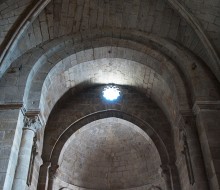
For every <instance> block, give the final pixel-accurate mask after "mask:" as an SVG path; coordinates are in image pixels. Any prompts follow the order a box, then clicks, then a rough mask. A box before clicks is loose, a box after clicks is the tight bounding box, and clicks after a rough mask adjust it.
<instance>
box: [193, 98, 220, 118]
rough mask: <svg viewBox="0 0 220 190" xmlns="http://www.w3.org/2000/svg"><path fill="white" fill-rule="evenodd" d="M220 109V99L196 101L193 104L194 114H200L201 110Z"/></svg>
mask: <svg viewBox="0 0 220 190" xmlns="http://www.w3.org/2000/svg"><path fill="white" fill-rule="evenodd" d="M213 110H220V101H196V102H195V103H194V105H193V112H194V114H196V115H197V114H199V112H201V111H213Z"/></svg>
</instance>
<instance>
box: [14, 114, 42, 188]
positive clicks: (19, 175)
mask: <svg viewBox="0 0 220 190" xmlns="http://www.w3.org/2000/svg"><path fill="white" fill-rule="evenodd" d="M40 126H41V124H40V122H39V120H38V117H34V118H28V117H26V116H25V117H24V127H23V133H22V139H21V144H20V150H19V155H18V162H17V167H16V172H15V177H14V182H13V188H12V189H13V190H25V189H26V187H27V178H28V170H29V165H30V158H31V153H32V146H33V142H34V137H35V133H36V130H37V129H38V128H39V127H40Z"/></svg>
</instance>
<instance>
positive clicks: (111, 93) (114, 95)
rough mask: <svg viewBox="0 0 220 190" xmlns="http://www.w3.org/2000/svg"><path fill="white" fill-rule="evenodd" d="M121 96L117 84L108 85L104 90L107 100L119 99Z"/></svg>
mask: <svg viewBox="0 0 220 190" xmlns="http://www.w3.org/2000/svg"><path fill="white" fill-rule="evenodd" d="M119 96H120V91H119V89H118V88H117V87H116V86H107V87H106V88H104V90H103V97H104V98H105V99H106V100H109V101H114V100H117V99H118V97H119Z"/></svg>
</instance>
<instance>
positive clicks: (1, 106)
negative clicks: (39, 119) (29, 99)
mask: <svg viewBox="0 0 220 190" xmlns="http://www.w3.org/2000/svg"><path fill="white" fill-rule="evenodd" d="M22 106H23V102H6V103H1V102H0V110H16V109H20V108H22Z"/></svg>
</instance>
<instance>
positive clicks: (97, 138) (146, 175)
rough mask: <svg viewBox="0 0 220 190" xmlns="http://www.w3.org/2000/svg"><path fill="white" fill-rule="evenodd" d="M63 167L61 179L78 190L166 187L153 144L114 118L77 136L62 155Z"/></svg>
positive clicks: (86, 129) (98, 123)
mask: <svg viewBox="0 0 220 190" xmlns="http://www.w3.org/2000/svg"><path fill="white" fill-rule="evenodd" d="M59 165H60V167H59V169H58V171H57V178H58V179H59V180H61V181H64V182H66V183H67V184H71V185H75V186H78V187H84V188H88V189H128V188H134V187H142V186H144V187H146V188H149V187H150V186H152V185H157V186H160V187H164V182H163V180H162V178H161V175H160V165H161V161H160V157H159V153H158V151H157V149H156V147H155V145H154V144H153V142H152V140H151V139H150V138H149V137H148V136H147V134H146V133H145V132H143V131H142V130H141V129H139V128H138V127H137V126H136V125H134V124H132V123H130V122H128V121H125V120H122V119H118V118H114V117H112V118H106V119H101V120H97V121H94V122H92V123H89V124H87V125H86V126H84V127H82V128H81V129H80V130H78V131H77V132H76V133H74V134H73V135H72V136H71V137H70V139H69V140H68V141H67V142H66V144H65V146H64V148H63V150H62V152H61V156H60V158H59ZM59 180H58V181H59ZM64 187H65V186H64ZM59 188H62V187H59Z"/></svg>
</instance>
